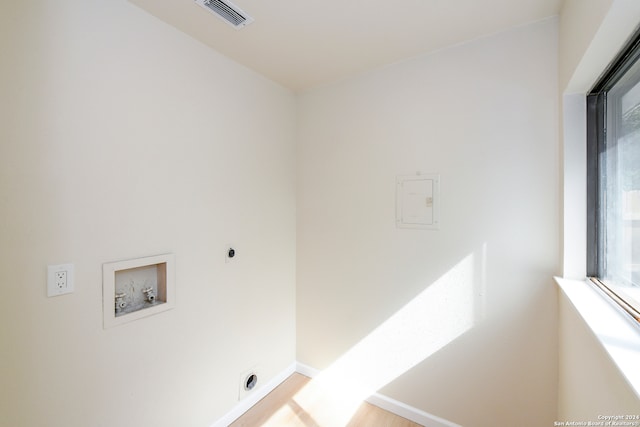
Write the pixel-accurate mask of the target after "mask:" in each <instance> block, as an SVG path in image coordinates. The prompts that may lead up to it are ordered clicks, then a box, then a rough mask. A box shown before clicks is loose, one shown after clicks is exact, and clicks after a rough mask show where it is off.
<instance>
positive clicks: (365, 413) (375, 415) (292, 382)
mask: <svg viewBox="0 0 640 427" xmlns="http://www.w3.org/2000/svg"><path fill="white" fill-rule="evenodd" d="M310 381H312V380H311V379H310V378H308V377H305V376H304V375H301V374H298V373H294V374H293V375H291V376H290V377H289V378H287V379H286V380H285V381H284V382H283V383H282V384H280V385H279V386H278V387H277V388H276V389H275V390H273V391H272V392H271V393H269V394H268V395H267V396H266V397H265V398H264V399H262V400H261V401H259V402H258V403H257V404H255V405H254V406H253V408H251V409H250V410H249V411H247V412H246V413H245V414H244V415H243V416H241V417H240V418H238V419H237V420H236V421H235V422H233V423H232V424H231V425H230V426H229V427H283V426H291V427H421V426H420V424H416V423H414V422H412V421H409V420H407V419H405V418H402V417H399V416H397V415H395V414H392V413H390V412H388V411H385V410H383V409H380V408H378V407H377V406H374V405H371V404H369V403H366V402H363V403H362V404H361V405H360V407H359V408H358V409H357V411H356V412H355V413H354V414H353V416H351V418H350V420H349V421H347V422H346V423H344V424H342V425H339V426H338V425H328V424H320V423H319V422H318V421H316V420H317V419H318V418H319V417H317V416H316V415H315V414H313V413H310V410H309V409H306V408H303V407H302V406H300V404H299V402H298V401H297V400H296V393H298V392H299V391H300V390H302V389H303V388H304V387H305V386H307V385H308V384H309V383H310ZM316 410H317V409H316ZM321 410H322V411H323V412H325V411H331V410H332V408H330V407H324V408H321Z"/></svg>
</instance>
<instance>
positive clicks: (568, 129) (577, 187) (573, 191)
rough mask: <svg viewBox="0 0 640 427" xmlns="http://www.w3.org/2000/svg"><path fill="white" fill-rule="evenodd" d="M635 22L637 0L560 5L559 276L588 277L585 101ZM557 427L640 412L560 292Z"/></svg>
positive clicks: (639, 18) (639, 8)
mask: <svg viewBox="0 0 640 427" xmlns="http://www.w3.org/2000/svg"><path fill="white" fill-rule="evenodd" d="M639 22H640V3H639V2H637V1H635V0H589V1H582V0H565V2H564V5H563V8H562V12H561V17H560V39H559V45H560V53H561V55H560V61H559V63H560V67H559V74H560V83H561V85H560V95H561V98H562V102H563V108H562V112H563V117H562V127H563V133H562V134H563V141H562V144H563V153H564V156H563V170H562V173H563V178H564V186H563V187H564V188H563V204H564V209H563V218H564V227H563V228H564V232H563V247H564V248H563V274H564V277H566V278H575V279H583V278H584V277H585V275H586V266H585V254H586V238H585V226H586V191H585V189H586V154H585V153H586V131H585V126H586V113H585V95H586V93H587V92H588V91H589V89H590V88H591V87H592V86H593V84H594V83H595V82H596V80H597V79H598V77H599V76H600V74H601V73H602V72H603V70H604V69H605V68H606V66H607V64H609V63H610V61H611V60H612V59H613V58H614V57H615V55H616V54H617V52H618V51H619V50H620V48H621V47H622V46H623V44H624V42H625V40H627V38H628V37H629V36H630V35H631V34H632V33H633V31H634V29H635V28H636V26H637V25H638V23H639ZM559 295H560V304H559V307H560V309H559V318H560V331H559V339H560V345H559V367H560V369H559V395H558V401H559V403H558V419H559V420H569V421H571V420H573V421H579V420H585V421H586V420H593V421H595V420H597V416H598V415H605V414H613V413H619V414H622V413H625V414H635V413H638V411H640V401H638V399H637V396H636V395H635V393H634V392H633V391H632V390H631V389H630V388H629V386H628V384H627V383H626V380H625V379H624V377H623V376H622V375H621V373H620V371H619V370H618V368H617V366H616V365H614V364H613V363H612V361H611V359H610V358H609V357H608V356H607V354H606V353H605V352H604V349H603V348H602V345H601V344H600V343H599V342H598V341H597V340H596V338H595V336H594V335H593V333H592V332H591V331H589V330H588V329H587V327H586V324H585V323H584V321H583V320H582V318H581V317H580V315H579V314H578V312H577V311H576V310H575V309H574V308H573V307H572V305H571V303H570V302H569V301H568V300H567V299H566V296H565V294H564V293H562V292H559Z"/></svg>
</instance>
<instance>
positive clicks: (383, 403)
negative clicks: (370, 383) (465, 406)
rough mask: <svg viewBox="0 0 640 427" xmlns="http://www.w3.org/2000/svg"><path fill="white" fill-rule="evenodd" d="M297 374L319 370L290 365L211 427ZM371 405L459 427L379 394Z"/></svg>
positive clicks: (432, 424)
mask: <svg viewBox="0 0 640 427" xmlns="http://www.w3.org/2000/svg"><path fill="white" fill-rule="evenodd" d="M294 372H298V373H299V374H302V375H304V376H307V377H309V378H313V377H315V376H316V375H318V374H319V373H320V371H319V370H317V369H315V368H312V367H311V366H308V365H305V364H304V363H299V362H295V363H292V364H291V365H290V366H289V367H287V368H286V369H285V370H283V371H282V372H280V373H279V374H278V375H276V376H275V377H274V378H272V379H271V381H269V382H268V383H267V384H264V385H263V386H262V387H260V388H259V389H258V390H256V391H254V392H253V393H251V394H250V395H249V396H247V397H246V398H245V399H243V400H241V401H240V402H238V403H237V404H236V405H235V406H234V407H233V408H232V409H231V411H229V412H228V413H227V414H226V415H225V416H223V417H222V418H220V419H219V420H218V421H216V422H215V423H213V424H212V425H211V427H228V426H229V424H231V423H232V422H234V421H235V420H237V419H238V418H240V417H241V416H242V415H243V414H244V413H245V412H247V411H248V410H249V409H251V407H252V406H253V405H255V404H256V403H258V402H259V401H260V400H261V399H262V398H263V397H265V396H266V395H267V394H269V393H271V391H273V389H275V388H276V387H278V386H279V385H280V384H281V383H282V382H283V381H284V380H286V379H287V378H289V376H290V375H291V374H293V373H294ZM367 402H369V403H370V404H372V405H375V406H377V407H379V408H382V409H384V410H385V411H389V412H391V413H393V414H396V415H398V416H400V417H403V418H406V419H408V420H410V421H413V422H415V423H418V424H420V425H423V426H425V427H461V426H460V425H458V424H455V423H452V422H451V421H447V420H445V419H443V418H440V417H437V416H435V415H431V414H429V413H427V412H424V411H422V410H420V409H418V408H414V407H413V406H409V405H407V404H405V403H402V402H399V401H397V400H395V399H391V398H390V397H387V396H384V395H382V394H379V393H375V394H373V395H372V396H370V397H369V398H368V399H367Z"/></svg>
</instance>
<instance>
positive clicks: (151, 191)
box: [0, 0, 295, 427]
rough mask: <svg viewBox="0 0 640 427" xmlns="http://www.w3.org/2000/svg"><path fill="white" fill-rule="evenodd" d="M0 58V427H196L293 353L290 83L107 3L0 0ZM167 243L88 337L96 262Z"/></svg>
mask: <svg viewBox="0 0 640 427" xmlns="http://www.w3.org/2000/svg"><path fill="white" fill-rule="evenodd" d="M232 32H233V30H232V29H230V33H232ZM0 52H2V55H1V56H2V62H1V66H0V94H1V95H0V96H1V97H2V103H1V104H0V120H1V124H0V218H1V221H0V236H1V237H0V271H2V274H3V275H2V280H1V283H2V284H1V286H2V299H1V302H0V378H2V381H1V382H2V386H1V387H0V425H3V426H14V427H20V426H29V427H33V426H48V427H57V426H61V427H62V426H64V427H85V426H96V427H97V426H122V427H127V426H130V427H133V426H154V427H162V426H167V427H175V426H178V425H182V426H194V427H195V426H202V427H205V426H209V425H211V423H212V422H213V421H214V420H216V419H217V418H218V417H220V416H222V415H223V414H224V413H225V412H227V411H228V410H229V409H230V408H231V407H232V406H233V405H234V404H235V403H236V401H237V397H238V387H239V380H240V374H241V373H242V372H244V371H245V370H247V369H249V368H251V367H253V366H255V365H258V366H259V367H260V368H261V371H260V372H261V373H262V380H263V381H265V382H266V381H267V379H268V378H270V377H273V376H274V375H275V374H276V373H279V372H280V371H281V370H282V369H284V368H285V367H288V366H289V365H290V364H291V363H292V362H293V361H294V360H295V344H294V343H295V302H294V298H295V185H294V182H295V181H294V172H295V169H294V160H295V159H294V138H295V135H294V132H295V126H294V125H295V100H294V97H293V95H292V94H291V93H290V92H289V91H287V90H284V89H282V88H281V87H279V86H277V85H275V84H273V83H271V82H269V81H267V80H266V79H264V78H262V77H260V76H258V75H256V74H255V73H253V72H251V71H249V70H247V69H246V68H244V67H241V66H239V65H237V64H235V63H232V62H231V61H229V60H227V59H226V58H224V57H222V56H221V55H218V54H216V53H214V52H212V51H211V50H210V49H209V48H207V47H205V46H204V45H201V44H200V43H198V42H196V41H194V40H193V39H191V38H189V37H188V36H185V35H183V34H181V33H179V32H178V31H177V30H175V29H173V28H171V27H169V26H167V25H165V24H163V23H161V22H160V21H158V20H156V19H155V18H153V17H151V16H150V15H148V14H147V13H146V12H143V11H141V10H139V9H138V8H136V7H134V6H132V5H131V4H129V3H127V2H126V1H124V0H111V1H106V2H105V1H95V0H89V1H74V0H66V1H45V2H41V1H37V2H36V1H25V2H2V3H1V4H0ZM228 243H234V244H235V245H236V249H237V252H238V259H237V260H236V261H235V262H234V263H232V264H225V263H224V254H225V249H226V245H227V244H228ZM168 252H171V253H175V255H176V267H177V274H176V282H177V306H176V308H175V309H173V310H171V311H168V312H165V313H162V314H159V315H156V316H153V317H149V318H145V319H143V320H139V321H135V322H133V323H129V324H126V325H124V326H119V327H115V328H112V329H108V330H103V328H102V275H101V274H102V273H101V269H102V264H103V263H104V262H110V261H115V260H121V259H129V258H134V257H140V256H148V255H155V254H161V253H168ZM65 262H72V263H74V264H75V269H76V283H75V287H76V289H75V292H74V293H73V294H71V295H67V296H60V297H55V298H47V297H46V284H45V282H46V266H47V265H48V264H58V263H65Z"/></svg>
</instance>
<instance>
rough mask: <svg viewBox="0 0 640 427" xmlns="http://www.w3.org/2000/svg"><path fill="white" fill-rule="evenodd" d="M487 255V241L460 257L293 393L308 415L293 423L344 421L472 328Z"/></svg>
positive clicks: (310, 423) (295, 400)
mask: <svg viewBox="0 0 640 427" xmlns="http://www.w3.org/2000/svg"><path fill="white" fill-rule="evenodd" d="M485 257H486V245H485V246H484V247H483V250H482V256H481V258H482V259H480V260H476V259H474V258H475V256H474V254H470V255H468V256H467V257H465V258H464V259H462V260H461V261H460V262H459V263H458V264H456V265H455V266H454V267H453V268H451V269H450V270H449V271H448V272H447V273H445V274H444V275H443V276H441V277H440V278H439V279H438V280H437V281H435V282H434V283H432V284H431V285H429V286H428V287H427V288H426V289H425V290H424V291H423V292H422V293H421V294H419V295H418V296H417V297H415V298H414V299H413V300H412V301H410V302H409V303H408V304H406V305H405V306H404V307H403V308H402V309H401V310H399V311H398V312H396V313H395V314H394V315H393V316H391V317H390V318H389V319H388V320H387V321H385V322H384V323H383V324H381V325H380V326H379V327H378V328H376V329H375V330H374V331H373V332H371V333H370V334H369V335H368V336H366V337H365V338H364V339H362V340H361V341H360V342H359V343H358V344H356V345H355V346H354V347H352V348H351V349H350V350H349V351H348V352H347V353H345V354H344V355H343V356H342V357H341V358H340V359H338V360H337V361H336V362H335V363H333V364H332V365H331V366H330V367H328V368H327V369H325V370H324V371H322V372H321V373H320V374H319V375H318V376H316V377H315V378H314V379H313V380H312V381H311V382H310V383H309V384H307V385H306V386H305V387H304V388H303V389H302V390H300V391H299V392H298V393H296V395H295V396H294V399H293V401H292V402H290V404H291V405H295V406H297V407H298V408H297V409H298V411H296V412H295V413H297V414H298V415H297V416H298V417H301V416H300V415H299V414H301V413H302V414H304V416H308V419H305V420H303V419H300V418H299V419H300V424H295V425H301V426H315V425H319V426H323V427H324V426H345V425H347V424H348V422H349V420H350V419H351V417H352V416H353V414H354V413H355V411H356V410H357V408H358V407H359V406H360V404H361V403H362V402H363V401H364V400H365V399H366V398H368V397H369V396H371V395H372V394H374V393H375V392H376V391H378V390H379V389H380V388H382V387H383V386H384V385H386V384H388V383H390V382H391V381H393V380H394V379H395V378H397V377H399V376H400V375H402V374H403V373H405V372H407V371H408V370H409V369H411V368H413V367H414V366H416V365H417V364H418V363H420V362H422V361H423V360H425V359H426V358H428V357H429V356H430V355H432V354H433V353H435V352H437V351H438V350H440V349H441V348H443V347H444V346H446V345H447V344H448V343H450V342H451V341H453V340H455V339H456V338H457V337H459V336H460V335H462V334H463V333H465V332H466V331H468V330H469V329H471V328H472V327H473V326H474V323H475V321H476V316H477V315H478V313H476V295H478V293H479V291H478V289H480V293H482V292H483V288H484V284H483V283H477V282H478V277H480V281H484V275H485V272H484V261H485ZM476 262H478V263H477V264H476ZM478 267H480V269H481V271H476V268H478ZM280 411H292V409H291V407H289V406H286V407H283V408H281V409H280ZM292 412H293V411H292ZM282 415H283V414H280V415H279V413H276V414H274V416H273V417H272V418H271V421H275V420H276V419H277V418H278V417H279V416H282ZM290 415H291V414H290ZM264 425H275V424H270V423H269V422H267V423H266V424H264Z"/></svg>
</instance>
